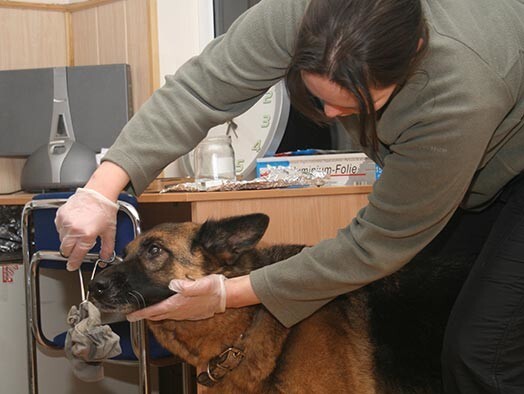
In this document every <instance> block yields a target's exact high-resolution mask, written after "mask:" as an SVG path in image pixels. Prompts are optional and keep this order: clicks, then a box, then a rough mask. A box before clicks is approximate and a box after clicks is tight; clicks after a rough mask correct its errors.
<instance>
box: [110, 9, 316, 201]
mask: <svg viewBox="0 0 524 394" xmlns="http://www.w3.org/2000/svg"><path fill="white" fill-rule="evenodd" d="M308 1H309V0H294V1H281V0H264V1H262V2H260V3H258V4H257V5H256V6H254V7H252V8H250V9H249V10H248V11H246V12H245V13H244V14H243V15H242V16H241V17H239V18H238V19H237V21H235V23H234V24H233V25H232V26H231V28H230V29H229V30H228V32H227V33H226V34H225V35H223V36H220V37H218V38H216V39H215V40H213V41H212V42H211V43H210V44H209V45H208V46H207V47H206V48H205V49H204V51H203V52H202V54H201V55H199V56H197V57H195V58H193V59H191V60H189V61H188V62H187V63H185V64H184V65H183V66H182V67H181V68H180V69H179V70H178V71H177V73H176V74H175V75H173V76H169V77H166V83H165V85H164V86H163V87H162V88H160V89H158V90H157V91H156V92H155V93H154V94H153V95H152V96H151V98H150V99H149V100H148V101H147V102H146V103H145V104H144V105H143V106H142V107H141V108H140V109H139V111H138V112H137V113H136V114H135V116H134V117H133V118H132V119H131V120H130V121H129V122H128V124H127V125H126V126H125V127H124V129H123V130H122V132H121V133H120V135H119V137H118V138H117V140H116V141H115V143H114V144H113V146H112V147H111V149H110V150H109V151H108V153H107V154H106V155H105V157H104V160H108V161H111V162H114V163H116V164H117V165H119V166H120V167H122V168H123V169H124V170H125V171H126V172H127V174H128V175H129V177H130V178H131V183H132V185H133V187H134V190H135V191H136V193H137V194H140V193H142V192H143V190H144V189H145V188H146V187H147V185H148V184H149V183H150V182H151V181H152V180H153V179H154V178H155V177H156V176H157V175H158V174H159V173H160V171H162V169H163V168H164V167H165V166H166V165H167V164H169V163H170V162H172V161H173V160H175V159H177V158H178V157H180V156H182V155H184V154H186V153H187V152H189V151H190V150H191V149H193V148H194V147H195V146H196V145H197V144H198V142H200V141H201V140H202V139H203V138H204V137H205V135H206V134H207V131H208V130H209V129H210V128H212V127H213V126H216V125H217V124H221V123H224V122H225V121H227V120H229V119H231V118H233V117H235V116H237V115H239V114H241V113H243V112H245V111H246V110H247V109H249V108H250V107H251V106H252V105H253V104H254V103H255V102H256V101H257V100H258V99H259V98H260V96H261V95H262V94H263V93H264V92H265V91H266V90H267V89H268V88H270V87H271V86H272V85H274V84H275V83H277V82H278V81H279V80H280V79H281V78H282V77H283V76H284V74H285V72H286V69H287V66H288V64H289V61H290V58H291V54H292V49H293V46H294V42H295V37H296V33H297V30H298V27H299V24H300V21H301V19H302V16H303V14H304V12H305V8H306V6H307V3H308Z"/></svg>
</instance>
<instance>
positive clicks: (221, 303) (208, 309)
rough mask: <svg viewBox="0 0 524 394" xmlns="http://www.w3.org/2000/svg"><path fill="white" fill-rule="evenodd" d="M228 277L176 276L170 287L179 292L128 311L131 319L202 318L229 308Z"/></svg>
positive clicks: (128, 317) (128, 318)
mask: <svg viewBox="0 0 524 394" xmlns="http://www.w3.org/2000/svg"><path fill="white" fill-rule="evenodd" d="M225 281H226V277H225V276H224V275H218V274H213V275H208V276H204V277H202V278H199V279H197V280H195V281H191V280H184V279H174V280H172V281H171V282H170V283H169V288H170V289H171V290H173V291H176V292H177V294H175V295H173V296H171V297H169V298H167V299H165V300H164V301H162V302H159V303H158V304H155V305H151V306H149V307H147V308H144V309H140V310H138V311H136V312H133V313H130V314H129V315H127V320H129V321H137V320H142V319H148V320H155V321H158V320H166V319H171V320H201V319H207V318H210V317H212V316H213V315H215V313H222V312H224V311H225V310H226V286H225Z"/></svg>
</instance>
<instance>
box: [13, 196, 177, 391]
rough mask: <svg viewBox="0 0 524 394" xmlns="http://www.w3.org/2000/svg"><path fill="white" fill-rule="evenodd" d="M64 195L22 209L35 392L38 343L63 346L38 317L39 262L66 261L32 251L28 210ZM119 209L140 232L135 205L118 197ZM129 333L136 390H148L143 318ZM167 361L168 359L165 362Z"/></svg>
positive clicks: (49, 205)
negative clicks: (48, 335)
mask: <svg viewBox="0 0 524 394" xmlns="http://www.w3.org/2000/svg"><path fill="white" fill-rule="evenodd" d="M66 201H67V199H62V198H58V199H45V200H32V201H30V202H28V203H27V204H26V205H25V206H24V209H23V211H22V253H23V264H24V275H25V296H26V318H27V326H26V331H27V360H28V385H29V394H38V373H37V344H38V345H39V346H41V347H42V348H45V349H49V350H62V349H61V348H59V347H57V346H55V345H54V344H53V343H52V341H50V340H49V339H48V338H47V337H46V336H45V334H44V332H43V330H42V323H41V319H40V287H39V280H38V269H39V264H40V262H41V261H43V260H53V261H62V262H64V265H65V262H66V261H67V259H66V258H64V257H62V256H61V255H60V253H59V252H58V251H50V250H40V251H36V252H34V253H32V251H31V239H30V234H29V229H30V225H31V223H30V218H31V213H32V212H33V211H35V210H38V209H57V208H59V207H60V206H61V205H62V204H64V203H65V202H66ZM117 203H118V209H119V210H120V211H121V212H123V213H125V214H126V215H127V216H128V217H129V219H130V220H131V222H132V224H133V231H134V236H135V237H136V236H137V235H138V234H140V217H139V214H138V212H137V210H136V209H135V207H134V206H133V205H131V204H129V203H127V202H125V201H118V202H117ZM97 258H98V255H94V254H88V255H87V256H86V258H85V260H84V262H95V261H96V259H97ZM130 331H131V332H130V335H131V343H132V347H133V352H134V353H135V355H136V357H137V359H138V369H139V379H138V392H139V394H150V393H151V379H150V371H149V341H148V337H147V332H148V330H147V326H146V322H145V321H144V320H141V321H138V322H133V323H130ZM111 362H113V363H119V364H124V365H126V364H127V365H136V362H135V361H127V360H123V361H122V360H111ZM165 364H166V365H168V364H169V362H166V363H165Z"/></svg>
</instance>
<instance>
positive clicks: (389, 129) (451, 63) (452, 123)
mask: <svg viewBox="0 0 524 394" xmlns="http://www.w3.org/2000/svg"><path fill="white" fill-rule="evenodd" d="M307 4H308V0H264V1H262V2H261V3H259V4H258V5H257V6H255V7H253V8H251V9H250V10H249V11H248V12H246V13H245V14H244V15H243V16H242V17H240V18H239V20H238V21H237V22H236V23H235V24H234V25H233V26H232V27H231V28H230V30H229V31H228V33H227V34H226V35H225V36H223V37H220V38H218V39H216V40H214V41H213V42H212V43H211V44H210V45H209V46H208V47H207V48H206V49H205V50H204V52H203V53H202V55H200V56H198V57H195V58H193V59H192V60H190V61H189V62H188V63H187V64H185V65H184V66H183V67H181V68H180V70H179V71H178V72H177V73H176V74H175V75H174V76H172V77H168V78H166V84H165V86H164V87H162V88H161V89H159V90H158V91H157V92H156V93H155V94H154V95H153V96H152V97H151V99H150V100H149V101H148V102H147V103H146V104H144V106H143V107H142V108H141V109H140V110H139V111H138V112H137V114H136V115H135V116H134V117H133V119H132V120H131V121H130V122H129V124H128V125H127V126H126V127H125V129H124V131H123V132H122V133H121V135H120V137H119V138H118V140H117V141H116V143H115V144H114V146H113V147H112V148H111V150H110V151H109V153H108V154H107V156H106V157H105V160H110V161H112V162H114V163H116V164H118V165H119V166H121V167H122V168H124V170H125V171H127V173H128V174H129V176H130V177H131V181H132V184H133V186H134V188H135V190H136V191H137V192H138V193H141V192H142V191H143V190H144V188H145V187H146V186H147V185H148V183H149V182H150V181H151V180H152V179H154V177H155V176H156V175H157V174H158V173H159V172H160V171H161V170H162V169H163V168H164V166H166V165H167V164H168V163H169V162H171V161H173V160H174V159H176V158H178V157H179V156H181V155H182V154H184V153H186V152H188V151H189V150H191V149H192V148H193V147H194V146H195V145H196V144H197V143H198V142H199V141H200V140H201V139H202V138H203V137H204V136H205V134H206V131H207V130H208V129H209V128H210V127H212V126H214V125H215V124H219V123H223V122H224V121H225V120H226V119H229V118H231V117H233V116H235V115H237V114H240V113H241V112H243V111H244V110H246V109H247V108H249V107H250V106H251V105H252V104H253V103H254V102H255V101H256V100H257V99H258V98H259V97H260V95H261V94H262V93H263V92H264V91H265V90H266V89H267V88H268V87H269V86H271V85H273V84H274V83H276V82H277V81H278V80H279V79H281V78H282V77H283V76H284V73H285V71H286V67H287V65H288V62H289V60H290V56H291V54H292V51H293V47H294V40H295V36H296V32H297V30H298V27H299V24H300V20H301V17H302V15H303V14H304V12H305V9H306V7H307ZM423 7H424V12H425V16H426V19H427V21H428V24H429V35H430V39H429V50H428V53H427V55H426V57H425V60H424V61H423V63H422V64H421V66H420V72H418V73H416V74H415V76H414V77H413V78H411V80H410V81H409V82H408V83H407V84H406V85H405V86H404V87H403V88H402V89H401V90H400V91H399V93H398V94H397V95H396V96H395V97H394V98H393V99H392V100H391V102H390V103H389V104H388V106H387V108H386V110H385V111H384V113H383V115H382V117H381V119H380V121H379V123H378V136H379V139H380V149H379V152H378V154H376V155H375V154H372V153H370V152H368V154H369V155H370V156H371V157H372V158H373V159H374V160H375V161H376V162H378V163H379V164H380V165H381V166H382V167H383V173H382V175H381V177H380V179H379V180H378V181H377V182H376V183H375V185H374V187H373V192H372V193H371V194H370V196H369V204H368V205H367V206H366V207H365V208H363V209H362V210H361V211H360V212H359V213H358V215H357V216H356V217H355V218H351V217H348V218H347V220H348V223H349V225H348V226H347V227H346V228H344V229H341V230H340V231H339V232H338V235H337V236H336V237H335V238H333V239H329V240H325V241H322V242H320V243H319V244H317V245H315V246H313V247H310V248H306V249H305V250H304V251H303V252H301V253H300V254H298V255H296V256H294V257H292V258H290V259H288V260H286V261H282V262H280V263H277V264H274V265H272V266H269V267H265V268H262V269H259V270H257V271H254V272H252V273H251V275H250V279H251V283H252V285H253V287H254V290H255V292H256V294H257V295H258V296H259V297H260V299H261V301H262V303H263V304H264V305H265V306H266V307H267V308H268V309H269V310H270V311H271V312H272V313H273V314H274V315H275V316H276V317H277V318H278V319H279V320H280V321H281V322H282V323H283V324H285V325H288V326H289V325H292V324H294V323H296V322H298V321H300V320H302V319H304V318H305V317H307V316H309V315H310V314H311V313H313V312H314V311H315V310H317V309H318V308H320V307H321V306H322V305H324V304H326V303H327V302H329V301H330V300H331V299H332V298H333V297H335V296H337V295H339V294H342V293H345V292H349V291H352V290H355V289H357V288H359V287H361V286H364V285H366V284H367V283H369V282H371V281H374V280H376V279H379V278H381V277H384V276H386V275H388V274H390V273H392V272H394V271H396V270H398V269H399V268H400V267H402V266H403V265H404V264H405V263H407V262H408V261H409V260H410V259H412V258H413V256H414V255H415V254H417V253H418V252H419V251H420V250H421V249H422V248H424V246H426V245H427V244H428V243H429V242H430V241H431V240H432V239H433V238H434V237H435V236H436V235H437V234H438V233H439V232H440V231H441V230H442V228H443V227H444V226H445V225H446V223H447V222H448V220H449V219H450V217H451V215H452V214H453V212H454V211H455V210H456V209H457V207H459V206H462V207H464V208H466V209H482V208H483V207H484V206H486V205H487V204H489V203H490V201H491V200H492V199H493V198H494V197H496V195H497V193H498V191H499V190H500V189H501V187H503V186H504V185H505V184H506V183H507V182H508V181H509V180H510V179H511V178H512V177H514V176H515V175H516V174H518V173H519V172H521V171H522V170H523V169H524V126H523V125H524V122H523V115H524V2H523V1H518V0H497V1H493V0H453V1H450V0H423ZM340 121H341V122H342V124H343V125H344V126H345V127H346V129H347V130H348V132H349V133H350V135H356V133H357V126H358V124H357V121H356V119H355V118H354V117H348V118H343V119H340ZM307 214H308V212H304V215H307Z"/></svg>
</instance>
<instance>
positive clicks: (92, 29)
mask: <svg viewBox="0 0 524 394" xmlns="http://www.w3.org/2000/svg"><path fill="white" fill-rule="evenodd" d="M71 20H72V25H73V34H72V37H71V39H72V45H73V48H74V50H73V51H74V65H75V66H87V65H90V64H100V54H99V48H98V29H97V28H96V26H98V12H97V9H96V8H89V9H87V10H83V11H82V12H80V11H79V12H73V13H71Z"/></svg>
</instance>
